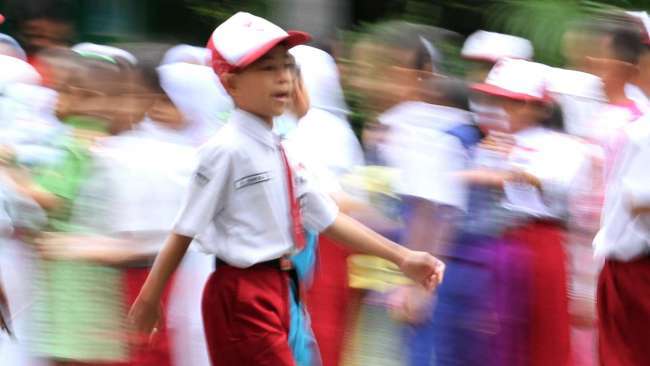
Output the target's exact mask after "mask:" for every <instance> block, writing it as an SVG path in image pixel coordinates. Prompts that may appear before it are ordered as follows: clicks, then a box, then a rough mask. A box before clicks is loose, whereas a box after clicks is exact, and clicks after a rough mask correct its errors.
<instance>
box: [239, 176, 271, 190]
mask: <svg viewBox="0 0 650 366" xmlns="http://www.w3.org/2000/svg"><path fill="white" fill-rule="evenodd" d="M267 180H271V174H270V173H269V172H262V173H257V174H251V175H247V176H245V177H243V178H240V179H237V180H236V181H235V189H241V188H244V187H248V186H251V185H253V184H257V183H262V182H266V181H267Z"/></svg>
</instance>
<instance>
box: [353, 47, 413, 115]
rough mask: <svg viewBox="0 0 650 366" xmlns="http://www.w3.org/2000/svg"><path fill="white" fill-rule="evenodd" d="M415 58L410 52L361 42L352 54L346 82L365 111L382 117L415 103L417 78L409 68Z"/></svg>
mask: <svg viewBox="0 0 650 366" xmlns="http://www.w3.org/2000/svg"><path fill="white" fill-rule="evenodd" d="M414 58H415V53H414V52H411V51H406V50H401V49H395V48H390V47H386V46H382V45H378V44H375V43H373V42H371V41H369V40H362V41H359V43H357V44H356V45H355V47H354V49H353V51H352V64H351V67H350V68H348V69H347V75H345V76H346V81H347V83H348V85H349V86H350V87H351V88H353V89H354V90H355V91H356V92H357V93H359V94H360V96H361V97H362V100H363V104H365V105H364V106H363V107H364V108H368V109H369V110H370V111H373V112H377V113H381V112H383V111H385V110H387V109H388V108H390V107H392V106H394V105H396V104H398V103H400V102H402V101H404V100H410V99H413V97H414V95H415V93H416V90H417V77H418V74H417V72H415V70H413V69H411V68H409V67H408V65H409V64H411V63H412V62H411V60H413V59H414Z"/></svg>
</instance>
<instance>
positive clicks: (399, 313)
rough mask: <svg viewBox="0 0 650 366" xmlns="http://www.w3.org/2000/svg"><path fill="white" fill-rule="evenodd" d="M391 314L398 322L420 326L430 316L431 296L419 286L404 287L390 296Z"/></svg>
mask: <svg viewBox="0 0 650 366" xmlns="http://www.w3.org/2000/svg"><path fill="white" fill-rule="evenodd" d="M391 298H392V299H391V303H392V304H393V308H392V309H393V310H392V312H391V314H392V315H393V317H394V318H395V319H397V320H399V321H403V322H405V323H409V324H421V323H423V322H424V321H425V320H427V318H428V317H429V316H430V315H431V307H432V306H433V294H431V292H430V291H428V290H427V289H424V288H422V287H421V286H406V287H401V288H399V289H398V290H396V291H395V292H394V293H393V294H392V295H391Z"/></svg>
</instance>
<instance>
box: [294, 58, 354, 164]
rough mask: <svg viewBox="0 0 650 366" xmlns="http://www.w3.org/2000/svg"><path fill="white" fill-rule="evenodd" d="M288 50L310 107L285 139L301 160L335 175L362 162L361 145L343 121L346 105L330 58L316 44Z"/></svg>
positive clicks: (345, 121) (332, 60) (348, 125)
mask: <svg viewBox="0 0 650 366" xmlns="http://www.w3.org/2000/svg"><path fill="white" fill-rule="evenodd" d="M289 52H291V54H292V55H293V56H294V57H295V58H296V62H297V64H298V66H299V67H300V70H301V73H302V78H303V82H304V84H305V88H306V89H307V92H308V93H309V99H310V109H309V111H308V112H307V114H306V115H305V116H304V117H303V118H301V119H300V122H299V123H298V125H297V127H296V128H295V129H293V131H291V132H290V133H289V134H288V136H287V140H288V141H287V142H288V143H289V144H290V145H293V147H294V148H295V149H299V151H300V154H301V155H302V156H303V157H305V160H309V161H311V162H313V164H312V165H318V166H321V167H323V168H325V169H326V170H327V171H328V172H329V173H330V174H331V175H333V176H335V177H339V176H341V175H343V174H345V173H348V172H350V171H351V170H352V168H354V167H355V166H358V165H363V152H362V150H361V145H360V144H359V141H358V140H357V138H356V136H355V135H354V132H353V131H352V129H351V128H350V124H349V123H348V121H347V114H348V108H347V106H346V104H345V100H344V99H343V89H342V88H341V84H340V82H339V74H338V70H337V68H336V63H335V62H334V59H333V58H332V57H331V56H330V55H328V54H327V53H326V52H323V51H321V50H319V49H317V48H314V47H309V46H297V47H294V48H292V49H291V50H290V51H289Z"/></svg>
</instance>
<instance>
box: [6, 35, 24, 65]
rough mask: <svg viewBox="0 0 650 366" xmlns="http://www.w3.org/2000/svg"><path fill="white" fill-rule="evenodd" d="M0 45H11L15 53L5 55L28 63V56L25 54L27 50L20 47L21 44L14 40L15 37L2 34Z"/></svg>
mask: <svg viewBox="0 0 650 366" xmlns="http://www.w3.org/2000/svg"><path fill="white" fill-rule="evenodd" d="M0 44H6V45H9V46H10V47H11V48H12V51H13V52H11V53H10V54H5V55H6V56H13V57H15V58H17V59H20V60H23V61H27V54H26V53H25V50H23V48H22V47H20V44H19V43H18V42H17V41H16V40H15V39H13V37H11V36H9V35H6V34H4V33H0Z"/></svg>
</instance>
